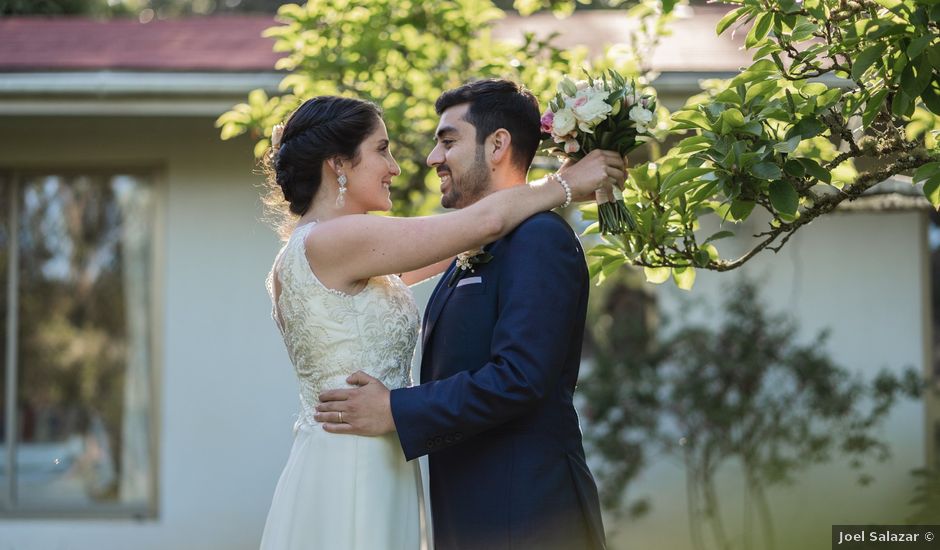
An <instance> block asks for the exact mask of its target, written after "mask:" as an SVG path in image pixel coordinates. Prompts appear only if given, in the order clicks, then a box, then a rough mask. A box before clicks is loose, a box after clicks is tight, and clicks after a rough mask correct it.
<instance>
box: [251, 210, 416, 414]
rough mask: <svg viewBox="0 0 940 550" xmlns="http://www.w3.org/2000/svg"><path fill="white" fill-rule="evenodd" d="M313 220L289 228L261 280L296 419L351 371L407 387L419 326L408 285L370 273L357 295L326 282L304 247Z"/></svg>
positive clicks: (311, 410) (391, 386)
mask: <svg viewBox="0 0 940 550" xmlns="http://www.w3.org/2000/svg"><path fill="white" fill-rule="evenodd" d="M313 225H314V224H313V223H310V224H307V225H303V226H300V227H298V228H297V229H296V230H294V232H293V233H292V234H291V236H290V238H289V239H288V241H287V243H286V244H285V245H284V247H283V248H282V249H281V251H280V252H279V253H278V255H277V258H275V260H274V266H273V267H272V268H271V273H270V274H268V279H267V288H268V293H269V294H270V296H271V301H272V304H273V309H272V316H273V317H274V321H275V323H276V324H277V326H278V328H279V329H280V331H281V334H282V335H283V337H284V343H285V345H286V346H287V353H288V355H289V356H290V359H291V362H292V363H293V365H294V370H295V372H296V373H297V378H298V380H299V381H300V401H301V405H302V409H303V414H302V416H301V420H305V421H307V422H308V423H311V424H313V423H315V422H314V420H313V413H314V412H315V411H314V408H315V407H316V406H317V404H318V403H319V399H318V397H317V396H318V395H319V394H320V393H321V392H323V391H325V390H328V389H336V388H348V387H350V386H349V385H348V384H347V383H346V377H348V376H349V375H350V374H352V373H354V372H356V371H357V370H362V371H364V372H366V373H368V374H369V375H370V376H374V377H375V378H378V379H379V380H381V381H382V383H384V384H385V385H386V386H387V387H388V388H389V389H395V388H401V387H405V386H408V385H410V384H411V360H412V357H413V355H414V349H415V343H416V342H417V338H418V323H419V316H418V307H417V305H416V304H415V301H414V297H413V296H412V294H411V290H410V289H409V288H408V287H407V286H406V285H405V284H404V283H403V282H402V281H401V279H400V278H399V277H397V276H395V275H385V276H381V277H373V278H371V279H369V282H368V284H367V285H366V287H365V288H364V289H363V290H362V291H361V292H359V293H358V294H355V295H350V294H346V293H344V292H340V291H338V290H334V289H330V288H327V287H326V286H324V285H323V283H321V282H320V280H319V279H317V277H316V276H315V275H314V273H313V271H311V269H310V264H309V263H308V261H307V256H306V252H305V247H304V236H305V235H306V234H307V232H308V231H309V230H310V228H311V227H312V226H313ZM274 277H277V282H278V285H277V286H278V288H279V291H280V294H279V296H276V294H275V287H274Z"/></svg>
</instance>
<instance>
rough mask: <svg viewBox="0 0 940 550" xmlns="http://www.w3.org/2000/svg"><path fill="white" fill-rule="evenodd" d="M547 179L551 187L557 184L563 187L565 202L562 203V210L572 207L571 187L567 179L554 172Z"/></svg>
mask: <svg viewBox="0 0 940 550" xmlns="http://www.w3.org/2000/svg"><path fill="white" fill-rule="evenodd" d="M545 179H546V180H547V181H548V182H549V184H550V185H551V184H557V185H560V186H561V190H562V191H563V192H564V194H565V202H563V203H561V208H567V207H568V206H570V205H571V185H569V184H568V182H567V181H566V180H565V178H564V177H562V175H561V174H559V173H557V172H554V173H551V174H549V175H547V176H545Z"/></svg>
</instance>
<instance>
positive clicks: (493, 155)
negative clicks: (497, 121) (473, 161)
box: [486, 128, 512, 164]
mask: <svg viewBox="0 0 940 550" xmlns="http://www.w3.org/2000/svg"><path fill="white" fill-rule="evenodd" d="M511 148H512V134H510V133H509V130H506V129H505V128H498V129H497V130H496V131H495V132H493V133H492V134H490V137H488V138H486V152H487V153H489V156H490V162H492V163H493V164H500V163H502V162H509V161H510V158H511V157H512V154H511Z"/></svg>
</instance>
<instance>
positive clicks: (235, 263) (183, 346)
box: [0, 117, 297, 550]
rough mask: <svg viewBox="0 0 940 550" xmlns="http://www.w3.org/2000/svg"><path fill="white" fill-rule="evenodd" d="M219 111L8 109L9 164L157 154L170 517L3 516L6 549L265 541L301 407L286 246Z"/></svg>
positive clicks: (162, 458)
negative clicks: (278, 295) (282, 294)
mask: <svg viewBox="0 0 940 550" xmlns="http://www.w3.org/2000/svg"><path fill="white" fill-rule="evenodd" d="M212 122H213V121H212V119H203V118H140V119H126V118H107V117H95V118H93V119H91V118H47V119H42V118H31V119H29V120H25V119H12V118H4V119H0V126H2V131H0V144H2V145H0V166H3V167H10V166H13V167H42V168H50V169H56V168H61V169H69V168H72V169H74V168H82V167H98V168H110V167H130V168H148V167H154V168H156V169H157V174H158V183H157V185H158V187H159V188H160V191H161V192H160V193H159V196H160V199H161V203H162V204H161V213H160V214H161V215H160V218H161V223H160V230H159V234H158V235H157V236H156V244H157V245H158V247H159V249H160V250H161V251H162V260H161V261H160V262H159V263H158V264H157V265H156V269H155V271H156V281H155V283H156V284H157V285H158V288H159V289H160V292H161V294H162V297H163V299H162V300H161V301H160V303H158V304H157V305H158V307H159V308H161V309H162V311H160V317H161V322H160V324H159V326H158V327H156V328H157V340H156V342H155V346H156V348H157V349H158V350H159V351H160V353H158V357H159V361H158V364H157V365H155V367H156V370H157V379H158V380H159V385H158V388H157V393H156V396H157V398H158V413H159V421H158V424H159V434H158V441H159V464H158V487H159V489H158V492H159V506H158V517H157V518H156V519H154V520H144V521H134V520H106V521H101V520H94V519H77V520H68V521H55V520H40V519H29V520H24V519H0V549H2V550H12V549H16V550H40V549H41V550H47V549H51V548H55V549H63V550H65V549H69V550H73V549H74V550H79V549H88V550H92V549H95V550H100V549H110V548H114V549H125V548H135V549H141V550H146V549H166V548H173V549H179V550H184V549H200V550H204V549H213V548H216V549H223V548H224V549H242V548H244V549H248V548H257V545H258V542H259V540H260V537H261V530H262V527H263V524H264V519H265V514H266V512H267V508H268V505H269V504H270V499H271V495H272V494H273V490H274V485H275V483H276V480H277V476H278V474H279V473H280V469H281V468H282V467H283V465H284V461H285V460H286V457H287V454H288V451H289V449H290V440H291V427H292V424H293V418H292V415H293V414H295V412H296V409H297V397H296V395H297V392H296V387H295V381H294V379H293V373H292V372H291V370H290V366H289V363H288V360H287V356H286V353H285V352H284V351H283V346H282V343H281V341H280V337H279V335H278V333H277V331H276V329H275V328H274V325H273V323H272V322H271V320H270V317H269V311H270V304H269V301H268V297H267V294H266V292H265V289H264V278H265V275H266V274H267V271H268V269H269V267H270V262H271V261H272V260H273V257H274V254H275V253H276V252H277V249H278V247H279V243H278V240H277V238H276V236H275V235H274V233H273V232H272V231H271V230H270V229H269V228H268V227H267V226H266V225H265V224H264V223H262V222H260V221H259V218H260V215H261V206H260V202H259V200H258V194H259V193H258V189H257V188H256V187H255V185H256V184H257V183H258V182H260V178H259V177H258V176H255V175H253V174H252V170H253V168H254V166H253V162H252V157H251V149H250V147H251V144H250V143H249V142H248V140H245V139H242V140H235V141H231V142H221V141H220V140H219V138H218V130H217V129H215V128H213V125H212Z"/></svg>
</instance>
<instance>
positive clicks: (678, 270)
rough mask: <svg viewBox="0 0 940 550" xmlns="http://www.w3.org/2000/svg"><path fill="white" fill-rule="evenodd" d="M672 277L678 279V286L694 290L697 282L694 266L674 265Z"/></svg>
mask: <svg viewBox="0 0 940 550" xmlns="http://www.w3.org/2000/svg"><path fill="white" fill-rule="evenodd" d="M672 278H673V279H675V281H676V286H677V287H679V288H681V289H682V290H692V285H694V284H695V268H694V267H691V266H690V267H674V268H672Z"/></svg>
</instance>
